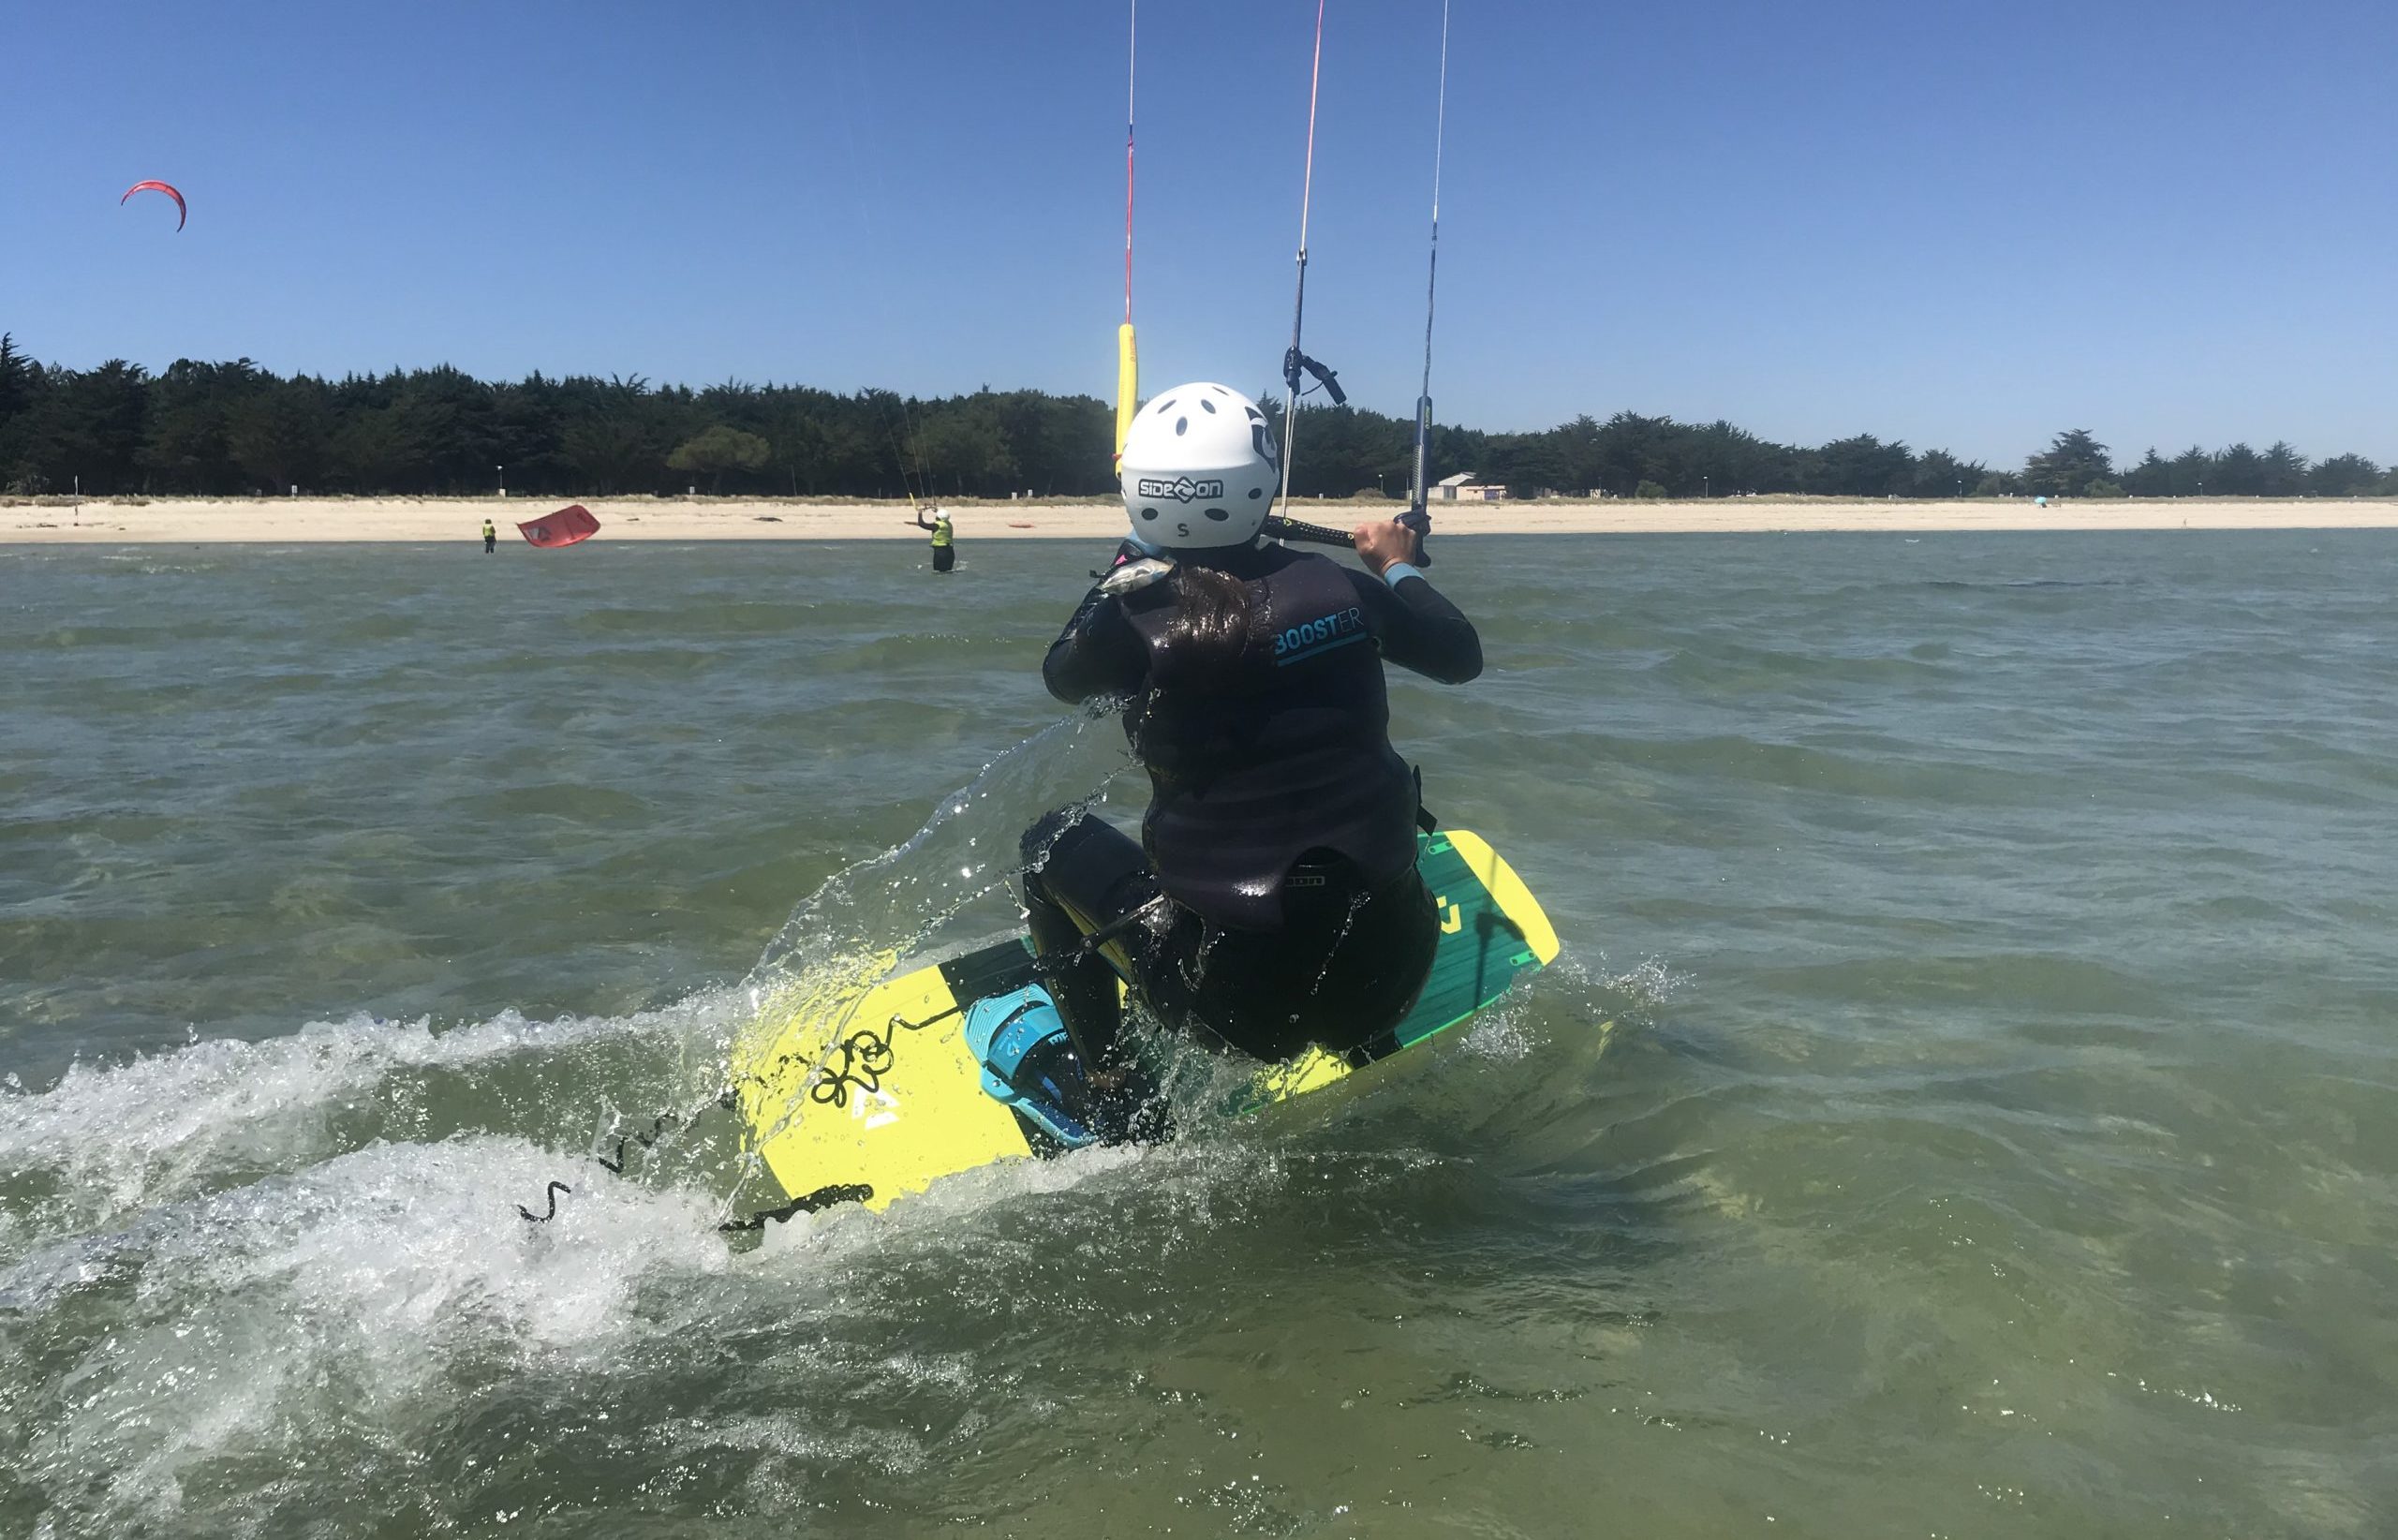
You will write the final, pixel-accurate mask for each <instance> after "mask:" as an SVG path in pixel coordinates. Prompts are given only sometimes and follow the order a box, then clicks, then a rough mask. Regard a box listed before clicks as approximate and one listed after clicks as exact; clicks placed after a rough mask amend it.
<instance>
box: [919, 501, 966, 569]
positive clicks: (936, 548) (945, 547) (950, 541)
mask: <svg viewBox="0 0 2398 1540" xmlns="http://www.w3.org/2000/svg"><path fill="white" fill-rule="evenodd" d="M915 523H916V527H917V528H919V529H929V530H931V531H932V532H933V570H934V571H936V572H946V571H948V570H950V569H951V568H953V567H955V566H956V565H957V532H956V531H955V529H953V528H951V527H950V523H949V510H947V509H945V508H936V509H934V510H933V516H932V518H931V519H930V520H929V521H928V520H926V519H925V513H924V510H922V509H918V510H917V511H916V520H915Z"/></svg>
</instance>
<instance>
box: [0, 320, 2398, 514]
mask: <svg viewBox="0 0 2398 1540" xmlns="http://www.w3.org/2000/svg"><path fill="white" fill-rule="evenodd" d="M1261 399H1262V400H1266V401H1267V403H1268V405H1267V409H1268V411H1269V412H1273V413H1279V409H1280V398H1279V394H1277V393H1276V392H1264V393H1262V394H1261ZM1114 421H1115V414H1114V412H1113V410H1112V409H1111V408H1110V407H1108V406H1107V404H1106V403H1104V402H1102V401H1099V400H1097V399H1095V398H1093V397H1090V396H1087V395H1073V396H1057V395H1050V394H1048V393H1046V392H1041V391H993V390H989V389H987V388H986V389H984V390H980V391H977V392H974V393H972V394H970V395H960V396H951V397H947V398H945V399H940V400H922V399H918V398H915V397H903V396H900V395H898V394H896V393H895V392H890V391H883V390H862V391H858V392H854V393H852V394H849V395H841V394H837V393H836V392H830V391H822V390H816V389H812V388H810V387H807V386H796V385H766V386H759V385H748V384H743V383H739V382H729V383H726V384H723V385H714V386H710V387H708V388H707V389H705V390H700V391H694V390H692V389H690V388H689V387H688V386H680V385H672V386H652V385H651V384H649V383H648V382H647V381H646V380H644V379H642V378H638V377H635V378H629V379H628V378H608V379H599V378H591V377H587V376H570V377H566V378H549V377H547V376H543V375H540V374H535V375H533V376H530V377H529V378H525V379H523V380H518V381H514V382H507V381H501V382H492V383H487V382H485V381H482V380H479V379H475V378H471V377H469V376H467V375H466V374H463V373H461V372H459V371H458V370H456V369H452V368H448V367H443V368H437V369H417V370H408V371H401V370H396V369H395V370H393V371H392V372H391V373H389V374H382V375H349V376H346V377H344V378H341V379H338V380H329V379H323V378H317V377H315V376H310V375H298V376H294V377H292V378H281V377H279V376H276V375H274V374H272V373H270V372H268V371H267V370H265V369H262V368H260V367H259V365H258V364H256V363H252V362H250V361H249V360H248V359H237V360H235V361H233V362H232V363H198V362H195V361H193V360H189V359H185V360H179V361H178V362H177V363H174V364H173V365H172V366H171V367H170V368H168V369H167V370H166V371H165V372H164V373H161V374H158V375H155V376H154V375H151V374H150V373H148V372H147V371H145V370H143V369H142V368H141V367H140V366H138V365H136V364H131V363H126V362H125V361H123V360H121V359H113V360H111V361H110V362H108V363H103V364H101V365H100V366H99V367H97V368H96V369H89V370H75V369H70V368H67V367H65V366H63V365H58V364H42V363H37V362H36V361H35V360H33V359H31V358H28V357H27V356H25V355H24V354H23V353H22V352H20V351H18V349H17V347H16V343H15V339H14V338H13V337H12V336H8V335H5V334H0V491H5V492H8V493H13V494H16V495H20V496H22V495H27V494H40V493H55V492H66V491H69V490H80V491H81V492H82V493H83V494H85V495H87V496H112V495H118V494H141V495H150V496H178V495H181V496H193V495H198V496H243V495H249V494H258V493H265V494H277V493H281V492H284V491H286V490H287V489H289V488H290V487H292V486H299V487H301V488H302V489H303V490H305V491H308V492H332V493H354V494H359V495H363V496H442V495H453V496H454V495H471V494H477V493H488V492H492V491H494V490H496V488H497V487H498V486H499V485H500V484H501V482H502V481H503V480H504V481H505V483H506V485H507V486H508V487H509V488H510V489H511V491H516V492H520V493H524V494H527V495H533V496H572V495H583V494H594V495H603V496H622V495H638V494H646V493H669V494H671V493H679V492H682V491H684V490H686V489H687V488H689V487H698V488H700V489H702V490H703V491H707V492H712V493H733V494H748V495H752V496H756V495H768V496H865V497H896V496H900V495H902V494H903V493H912V494H913V495H915V496H983V497H1004V496H1010V495H1011V494H1015V493H1024V492H1030V493H1032V494H1034V495H1035V496H1044V497H1063V496H1096V495H1101V494H1104V493H1107V492H1110V491H1112V490H1113V489H1114V485H1115V483H1114V478H1113V472H1112V470H1111V468H1110V461H1111V451H1112V450H1113V448H1114V440H1113V433H1114ZM1278 425H1279V424H1278ZM1413 462H1414V423H1413V422H1410V421H1409V420H1407V419H1403V418H1396V417H1387V416H1384V415H1383V414H1382V413H1380V412H1370V411H1360V410H1357V409H1354V408H1352V407H1331V408H1325V409H1313V408H1311V409H1310V410H1309V411H1308V412H1307V413H1306V414H1305V416H1304V418H1303V420H1302V421H1301V422H1300V425H1299V443H1298V453H1297V456H1296V460H1295V466H1294V468H1293V474H1292V490H1293V491H1294V492H1296V493H1298V494H1300V495H1301V496H1314V497H1345V496H1354V495H1360V494H1367V495H1370V494H1375V493H1382V494H1385V495H1392V496H1397V495H1399V494H1402V493H1404V491H1405V490H1406V487H1407V482H1408V477H1409V474H1410V469H1411V467H1412V465H1413ZM1431 466H1432V468H1431V474H1432V475H1433V477H1434V478H1436V479H1437V478H1440V477H1443V476H1449V475H1454V474H1459V473H1471V474H1473V475H1475V476H1476V477H1478V478H1479V479H1480V480H1482V481H1487V482H1492V483H1497V484H1501V485H1504V486H1506V487H1507V488H1508V489H1509V490H1510V491H1511V492H1512V493H1514V494H1515V495H1517V496H1536V495H1538V494H1540V493H1543V492H1551V491H1563V492H1571V493H1601V494H1605V495H1607V496H1650V497H1695V496H1706V495H1710V494H1712V495H1714V496H1725V495H1729V494H1737V493H1778V492H1797V493H1814V494H1821V495H1826V496H1844V497H1876V498H1879V497H1890V496H1897V497H1962V496H1982V497H1993V496H2024V495H2040V496H2076V497H2110V496H2155V497H2162V496H2198V495H2201V494H2203V495H2206V496H2273V497H2294V496H2331V497H2339V496H2367V495H2380V496H2393V495H2398V469H2392V470H2385V469H2384V468H2383V467H2382V466H2377V465H2376V464H2375V463H2374V462H2373V461H2371V460H2368V459H2366V458H2364V457H2363V456H2361V455H2357V454H2342V455H2337V456H2335V457H2333V458H2331V459H2329V460H2324V461H2321V462H2309V461H2308V460H2307V459H2306V458H2305V457H2304V456H2303V455H2302V454H2300V453H2299V452H2298V451H2296V450H2295V449H2293V448H2291V447H2290V446H2289V445H2288V444H2286V443H2277V444H2274V445H2273V446H2272V448H2270V449H2267V450H2265V451H2263V452H2258V451H2257V450H2254V449H2251V448H2250V447H2249V446H2247V445H2245V444H2234V445H2232V446H2231V447H2230V448H2228V449H2226V450H2220V451H2213V452H2210V451H2207V450H2204V449H2191V450H2188V451H2185V452H2183V453H2181V454H2179V455H2177V456H2175V457H2173V458H2171V459H2167V458H2165V457H2163V456H2161V455H2160V454H2158V453H2157V452H2156V451H2155V450H2154V449H2152V450H2150V451H2149V452H2148V453H2147V455H2146V456H2145V457H2144V458H2143V459H2141V460H2140V461H2139V463H2137V464H2136V465H2133V466H2128V467H2125V468H2123V469H2118V468H2117V467H2116V466H2115V464H2114V462H2113V460H2112V458H2111V457H2110V455H2109V451H2108V448H2107V446H2106V445H2104V444H2101V443H2099V442H2098V441H2097V440H2096V439H2095V438H2094V437H2092V436H2091V435H2090V433H2089V432H2087V431H2086V430H2081V429H2076V430H2073V431H2071V432H2068V433H2064V434H2060V435H2058V436H2057V438H2056V439H2055V441H2054V442H2053V443H2051V444H2050V446H2049V448H2048V449H2047V450H2045V451H2043V452H2039V453H2036V454H2034V455H2032V456H2031V457H2030V458H2029V459H2028V460H2026V461H2025V463H2024V465H2023V467H2022V468H2021V470H2001V469H1993V468H1992V467H1991V466H1986V465H1984V464H1982V463H1980V462H1979V461H1973V460H1962V459H1960V458H1958V457H1957V456H1955V455H1953V454H1950V453H1949V452H1947V451H1945V450H1936V449H1934V450H1925V451H1921V452H1917V451H1915V450H1911V449H1909V448H1908V447H1907V446H1906V445H1905V444H1903V443H1898V442H1886V441H1884V440H1882V439H1879V438H1876V437H1873V436H1872V435H1871V434H1863V435H1859V436H1858V437H1853V438H1842V439H1836V440H1834V441H1833V442H1831V443H1828V444H1823V445H1820V446H1816V447H1813V448H1807V447H1803V446H1798V445H1791V444H1777V443H1773V442H1771V441H1769V440H1767V439H1763V438H1759V437H1756V436H1755V435H1754V434H1751V433H1748V432H1745V431H1743V430H1742V429H1739V428H1736V427H1734V426H1733V425H1732V424H1731V423H1729V422H1704V423H1691V422H1675V421H1674V420H1673V419H1671V418H1666V417H1643V416H1640V415H1638V414H1636V413H1633V412H1619V413H1617V414H1616V415H1615V416H1613V417H1610V418H1608V419H1607V420H1606V422H1599V421H1597V420H1596V419H1593V418H1591V417H1589V416H1582V417H1577V418H1576V419H1574V420H1573V421H1572V422H1566V423H1563V424H1562V425H1560V426H1558V427H1554V428H1549V429H1547V430H1545V431H1541V432H1536V433H1488V432H1484V431H1482V430H1480V429H1474V428H1461V427H1453V426H1442V427H1438V428H1436V429H1435V430H1434V432H1433V435H1432V443H1431ZM503 467H504V468H503Z"/></svg>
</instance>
